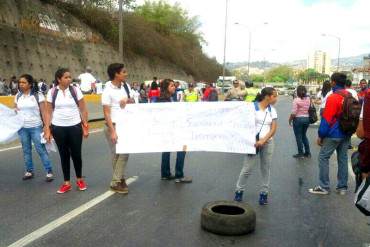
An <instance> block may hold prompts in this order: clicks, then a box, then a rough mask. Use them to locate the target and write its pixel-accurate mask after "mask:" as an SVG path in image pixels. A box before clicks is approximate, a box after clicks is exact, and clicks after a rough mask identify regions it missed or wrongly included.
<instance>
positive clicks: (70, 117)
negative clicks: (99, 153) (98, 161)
mask: <svg viewBox="0 0 370 247" xmlns="http://www.w3.org/2000/svg"><path fill="white" fill-rule="evenodd" d="M55 82H56V86H55V87H53V88H52V89H50V90H49V92H48V94H47V96H46V100H47V114H46V118H45V119H46V121H45V139H46V140H47V141H48V142H50V140H51V134H52V135H53V137H54V140H55V142H56V144H57V146H58V150H59V155H60V160H61V165H62V170H63V176H64V183H63V184H62V186H61V187H60V188H59V190H58V191H57V193H59V194H63V193H66V192H68V191H70V190H71V189H72V186H71V182H70V166H71V165H70V160H71V158H72V161H73V165H74V168H75V172H76V177H77V181H76V185H77V188H78V189H79V190H81V191H83V190H86V183H85V181H84V180H83V179H82V157H81V148H82V137H85V138H87V136H88V135H89V132H88V124H87V119H88V113H87V108H86V104H85V101H84V99H83V95H82V92H81V90H80V89H78V88H77V87H75V86H72V85H71V83H72V77H71V73H70V72H69V70H68V69H66V68H61V69H58V70H57V71H56V72H55ZM50 124H51V129H50V128H49V126H50Z"/></svg>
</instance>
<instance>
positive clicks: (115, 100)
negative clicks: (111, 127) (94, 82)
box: [101, 81, 131, 123]
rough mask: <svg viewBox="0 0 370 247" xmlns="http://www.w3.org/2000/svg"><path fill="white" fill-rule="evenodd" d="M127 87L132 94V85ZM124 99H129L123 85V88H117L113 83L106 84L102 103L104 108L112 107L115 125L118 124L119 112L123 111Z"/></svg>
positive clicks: (112, 117)
mask: <svg viewBox="0 0 370 247" xmlns="http://www.w3.org/2000/svg"><path fill="white" fill-rule="evenodd" d="M127 86H128V89H129V91H130V92H131V88H130V85H128V84H127ZM130 94H131V93H130ZM123 99H128V96H127V93H126V90H125V88H124V87H123V85H121V87H116V86H115V85H113V84H112V82H111V81H108V82H107V83H106V84H105V88H104V91H103V94H102V96H101V103H102V105H103V106H104V105H105V106H110V110H111V119H112V122H113V123H116V122H117V120H118V115H119V111H120V109H121V105H120V101H121V100H123Z"/></svg>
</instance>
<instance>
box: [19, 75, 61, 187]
mask: <svg viewBox="0 0 370 247" xmlns="http://www.w3.org/2000/svg"><path fill="white" fill-rule="evenodd" d="M18 87H19V92H18V93H17V95H16V96H15V98H14V104H15V109H16V111H17V113H18V114H21V115H22V116H23V118H24V125H23V128H21V129H20V130H19V131H18V135H19V138H20V141H21V144H22V149H23V158H24V163H25V173H24V176H23V180H28V179H31V178H33V177H34V165H33V162H32V143H33V144H34V146H35V149H36V151H37V153H38V154H39V156H40V159H41V162H42V164H43V166H44V170H45V172H46V181H47V182H51V181H52V180H53V179H54V176H53V170H52V164H51V162H50V158H49V155H48V152H47V151H46V148H45V145H44V144H42V143H41V133H42V131H43V130H42V129H43V122H44V121H43V120H44V119H45V110H46V105H45V97H44V95H43V94H42V93H40V92H39V90H38V86H37V82H36V81H35V80H34V79H33V77H32V76H31V75H29V74H24V75H22V76H20V77H19V80H18Z"/></svg>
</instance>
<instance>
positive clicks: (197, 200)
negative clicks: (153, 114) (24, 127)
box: [0, 97, 370, 247]
mask: <svg viewBox="0 0 370 247" xmlns="http://www.w3.org/2000/svg"><path fill="white" fill-rule="evenodd" d="M276 107H277V111H278V114H279V120H278V132H277V134H276V137H275V152H274V156H273V165H272V172H271V194H270V198H269V199H270V204H269V205H267V206H259V205H258V187H259V186H258V185H259V178H260V173H259V169H258V168H257V169H255V170H254V174H253V176H252V177H250V180H249V182H248V189H247V191H246V193H245V199H246V201H247V202H248V203H249V204H250V205H252V207H254V208H255V210H256V214H257V227H256V231H255V232H254V233H252V234H249V235H245V236H238V237H225V236H218V235H215V234H211V233H208V232H205V231H203V230H202V229H201V227H200V212H201V208H202V206H203V205H204V204H205V203H207V202H209V201H214V200H224V199H227V200H232V199H233V192H234V187H235V183H236V180H237V177H238V175H239V172H240V169H241V164H242V160H243V156H242V155H240V154H227V153H203V152H197V153H189V154H187V157H186V165H185V173H186V174H187V175H190V176H192V177H193V179H194V181H193V183H192V184H175V183H173V182H172V181H171V182H169V181H161V180H160V154H135V155H131V156H130V159H129V164H128V171H127V173H128V176H129V177H133V176H137V180H136V181H134V182H132V183H131V184H130V185H129V188H130V193H129V195H128V196H122V195H118V194H114V195H112V196H109V197H107V198H106V199H105V200H102V201H101V202H100V203H98V204H97V205H96V206H94V207H92V208H90V209H88V210H86V211H84V212H82V213H81V214H78V215H77V216H76V217H75V218H73V219H71V220H70V221H68V222H66V223H64V224H61V225H60V226H59V227H57V228H56V229H54V230H52V231H50V232H47V233H46V234H44V235H43V234H41V235H40V236H38V237H35V240H34V241H32V242H31V243H30V244H29V245H28V246H34V247H36V246H48V247H49V246H110V247H111V246H158V247H159V246H274V247H276V246H284V247H285V246H302V247H303V246H336V247H337V246H370V245H367V244H370V226H369V225H368V224H367V223H368V222H369V220H368V219H367V218H366V217H364V216H363V215H362V214H361V213H360V212H359V211H358V210H357V209H356V208H355V207H354V205H353V198H354V193H353V190H354V180H353V177H351V176H350V177H349V186H350V192H349V193H348V194H347V195H345V196H340V195H338V194H336V193H331V194H330V195H328V196H319V195H311V194H309V193H308V189H309V188H310V187H311V186H313V185H316V184H317V177H318V167H317V154H318V151H319V149H318V147H317V146H316V145H314V141H315V139H316V135H317V134H316V133H317V128H314V127H313V128H310V129H309V139H310V141H311V146H312V159H310V160H295V159H293V158H292V155H293V154H295V152H296V146H295V141H294V135H293V131H292V129H291V128H290V127H289V126H288V124H287V119H288V115H289V111H290V107H291V100H290V98H287V97H280V99H279V103H278V105H277V106H276ZM51 158H52V160H53V163H54V166H55V174H56V177H57V178H56V180H55V181H53V182H52V183H49V184H48V183H46V182H44V174H43V171H42V169H41V166H40V164H39V159H38V158H35V160H36V163H37V165H36V178H35V179H33V180H31V181H22V180H21V177H22V172H23V167H22V166H23V160H22V153H21V149H12V150H7V151H0V218H1V221H0V222H1V224H0V246H8V245H10V244H12V243H14V242H16V241H18V240H20V239H22V238H23V237H25V236H27V235H28V234H30V233H32V232H34V231H36V230H38V229H40V228H41V227H43V226H46V225H48V224H49V223H50V222H53V221H54V220H56V219H58V218H60V217H62V216H63V215H66V214H67V213H69V212H71V211H72V210H74V209H76V208H79V207H80V206H81V205H83V204H85V203H87V202H89V201H91V200H93V199H94V198H96V197H98V196H100V195H102V194H104V193H105V192H106V191H107V190H108V185H109V181H110V176H111V167H110V162H109V152H108V148H107V144H106V141H105V139H104V136H103V133H102V132H97V133H94V134H92V135H91V136H90V137H89V139H88V140H87V141H85V142H84V144H83V162H84V169H83V171H84V175H85V176H86V181H87V183H88V190H87V191H84V192H79V191H76V190H73V191H71V192H69V193H67V194H64V195H57V194H56V190H57V187H58V186H59V185H60V184H61V182H62V174H61V168H60V165H59V160H58V156H57V155H56V154H52V156H51ZM174 158H175V157H172V162H173V163H172V164H174ZM330 168H331V171H330V172H331V181H332V188H333V189H334V188H335V183H336V171H337V169H336V163H335V159H334V158H333V159H332V160H331V167H330ZM72 174H73V173H72ZM72 177H73V176H72Z"/></svg>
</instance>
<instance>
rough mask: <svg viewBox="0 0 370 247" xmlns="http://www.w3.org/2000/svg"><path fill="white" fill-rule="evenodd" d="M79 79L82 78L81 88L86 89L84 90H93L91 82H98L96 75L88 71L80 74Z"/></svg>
mask: <svg viewBox="0 0 370 247" xmlns="http://www.w3.org/2000/svg"><path fill="white" fill-rule="evenodd" d="M78 79H80V80H81V86H80V87H81V90H82V91H84V92H88V91H90V90H91V84H93V83H94V82H96V79H95V77H94V76H93V75H92V74H90V73H88V72H86V73H83V74H81V75H79V76H78Z"/></svg>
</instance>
